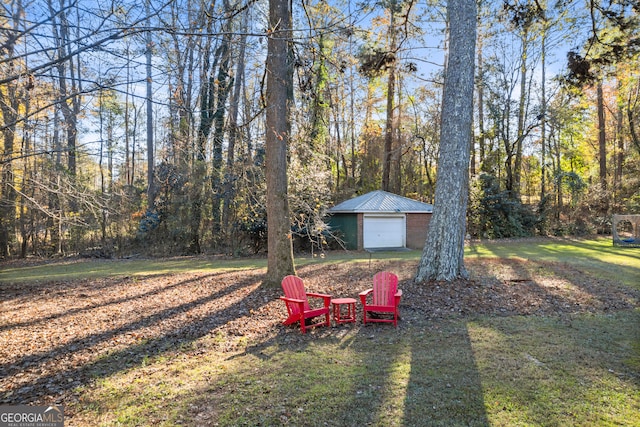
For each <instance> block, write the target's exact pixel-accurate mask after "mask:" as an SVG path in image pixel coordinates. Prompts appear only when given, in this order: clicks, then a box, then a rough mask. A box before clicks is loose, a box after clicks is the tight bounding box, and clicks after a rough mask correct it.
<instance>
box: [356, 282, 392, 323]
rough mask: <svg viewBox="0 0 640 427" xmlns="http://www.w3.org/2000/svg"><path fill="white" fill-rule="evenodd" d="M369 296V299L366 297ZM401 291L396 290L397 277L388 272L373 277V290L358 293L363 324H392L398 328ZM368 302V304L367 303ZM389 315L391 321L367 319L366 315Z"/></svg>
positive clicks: (381, 318) (376, 318) (374, 318)
mask: <svg viewBox="0 0 640 427" xmlns="http://www.w3.org/2000/svg"><path fill="white" fill-rule="evenodd" d="M369 295H371V297H370V298H368V296H369ZM401 297H402V290H400V289H398V276H396V275H395V274H393V273H391V272H389V271H381V272H379V273H376V274H375V275H374V276H373V288H372V289H367V290H366V291H364V292H360V302H361V303H362V313H363V322H362V323H364V324H365V325H366V324H367V322H389V323H391V322H393V325H394V326H398V305H400V298H401ZM369 301H370V302H369ZM372 312H374V313H387V314H388V313H391V314H393V319H389V318H383V317H380V318H378V317H367V313H372Z"/></svg>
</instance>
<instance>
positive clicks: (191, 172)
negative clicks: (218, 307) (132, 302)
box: [0, 0, 640, 258]
mask: <svg viewBox="0 0 640 427" xmlns="http://www.w3.org/2000/svg"><path fill="white" fill-rule="evenodd" d="M638 7H639V3H638V2H637V1H631V0H616V1H613V2H610V1H608V2H602V3H600V2H597V1H595V0H581V1H574V2H571V1H560V2H557V3H547V2H545V1H539V0H529V1H515V0H508V1H506V2H502V1H496V2H486V1H480V2H479V3H478V13H479V19H478V25H477V32H478V37H477V42H476V73H475V74H476V85H475V94H474V96H475V99H474V105H475V107H474V127H473V134H474V139H473V141H472V152H471V162H470V168H469V169H470V176H471V186H470V199H469V209H468V214H467V223H468V225H467V231H468V233H469V234H471V235H472V236H475V237H489V238H495V237H509V236H528V235H536V234H543V235H545V234H556V235H563V234H586V233H593V232H609V231H610V219H611V215H612V214H613V213H627V212H629V213H633V212H635V213H637V212H640V135H639V132H640V130H639V129H638V128H639V127H640V121H639V120H640V119H639V115H640V62H639V61H638V28H639V27H638ZM268 16H269V5H268V2H267V1H263V0H210V1H187V0H164V1H158V0H146V1H145V2H142V3H136V2H131V1H129V0H118V1H116V0H113V1H111V2H100V3H98V2H94V1H88V0H55V1H54V0H34V1H28V0H5V1H4V2H3V11H2V14H1V15H0V24H1V25H0V51H1V52H2V57H1V58H0V115H1V118H2V120H1V122H0V125H1V127H0V130H1V131H2V138H1V139H0V141H1V142H0V166H1V168H2V174H1V176H0V258H8V257H26V256H29V255H32V254H35V255H47V256H49V255H55V254H73V253H81V254H88V255H96V256H111V255H129V254H134V253H142V252H145V253H149V254H154V255H168V254H195V253H201V252H207V253H227V254H233V255H242V254H247V253H253V252H258V251H261V250H265V249H266V231H267V230H266V228H267V220H266V212H267V206H266V204H267V200H266V189H265V186H266V177H265V161H266V157H265V143H266V139H267V130H266V129H268V128H267V126H266V116H267V110H268V109H269V108H272V107H273V105H270V103H269V99H270V94H269V93H267V85H266V81H267V78H268V73H269V70H268V69H267V68H266V64H267V55H266V53H267V38H268V36H269V35H270V31H273V28H270V26H269V25H268V22H269V20H268ZM444 17H445V13H444V4H439V3H437V2H417V1H413V0H379V1H372V2H350V1H346V0H344V1H343V0H335V1H319V0H309V1H306V0H302V1H296V2H294V3H293V24H292V25H293V31H292V32H291V40H289V42H290V46H291V52H292V54H291V55H292V58H291V61H293V72H294V76H293V81H294V87H293V93H292V94H291V96H290V100H291V101H290V102H291V104H290V111H291V123H290V126H291V129H290V133H289V135H288V144H287V147H286V157H287V159H286V160H287V165H288V166H287V172H288V180H289V183H288V186H289V190H288V196H289V197H288V199H289V200H288V202H289V209H290V214H291V230H292V235H293V238H294V246H295V248H296V249H301V250H306V249H309V248H318V247H326V245H330V244H335V245H337V246H339V239H338V241H337V242H336V241H333V240H332V233H331V231H330V230H328V229H327V226H326V225H325V222H326V218H325V213H326V210H327V208H328V207H330V206H332V205H333V204H334V203H335V202H339V201H342V200H344V199H346V198H348V197H352V196H354V195H357V194H362V193H365V192H368V191H371V190H374V189H385V190H387V191H391V192H394V193H398V194H401V195H405V196H409V197H413V198H416V199H420V200H423V201H427V202H431V201H432V200H433V195H434V189H435V176H436V173H435V172H436V159H437V155H438V150H439V148H438V147H439V141H438V139H439V135H440V132H439V130H440V129H439V124H440V113H441V102H442V75H443V69H442V64H443V63H444V62H445V55H446V54H447V43H448V38H447V34H448V32H447V22H446V20H445V18H444ZM337 237H338V238H339V236H337Z"/></svg>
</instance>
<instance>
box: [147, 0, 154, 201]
mask: <svg viewBox="0 0 640 427" xmlns="http://www.w3.org/2000/svg"><path fill="white" fill-rule="evenodd" d="M150 1H151V0H147V1H146V2H145V6H146V13H147V26H149V27H151V23H150V21H151V7H150V5H149V2H150ZM145 42H146V51H145V58H146V72H147V93H146V106H147V200H148V207H149V209H153V207H154V206H153V205H154V203H155V199H156V186H155V172H154V167H155V166H154V165H155V158H154V153H153V152H154V148H155V145H154V143H153V75H152V74H151V58H152V49H153V39H152V38H151V31H147V32H146V35H145Z"/></svg>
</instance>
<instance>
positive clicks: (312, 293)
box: [307, 292, 331, 299]
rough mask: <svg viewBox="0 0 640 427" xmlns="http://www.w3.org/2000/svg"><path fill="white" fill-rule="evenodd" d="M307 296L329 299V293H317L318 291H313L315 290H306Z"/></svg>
mask: <svg viewBox="0 0 640 427" xmlns="http://www.w3.org/2000/svg"><path fill="white" fill-rule="evenodd" d="M307 296H308V297H314V298H329V299H331V295H327V294H318V293H315V292H307Z"/></svg>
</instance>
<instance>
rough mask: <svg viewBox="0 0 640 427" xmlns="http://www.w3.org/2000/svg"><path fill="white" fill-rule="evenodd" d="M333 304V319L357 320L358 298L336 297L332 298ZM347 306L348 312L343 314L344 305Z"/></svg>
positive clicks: (342, 320) (336, 320)
mask: <svg viewBox="0 0 640 427" xmlns="http://www.w3.org/2000/svg"><path fill="white" fill-rule="evenodd" d="M331 304H332V305H333V320H335V322H336V323H349V322H355V321H356V300H355V299H353V298H336V299H332V300H331ZM343 305H346V306H347V312H346V313H345V315H344V316H343V315H342V314H343V313H342V306H343Z"/></svg>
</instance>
